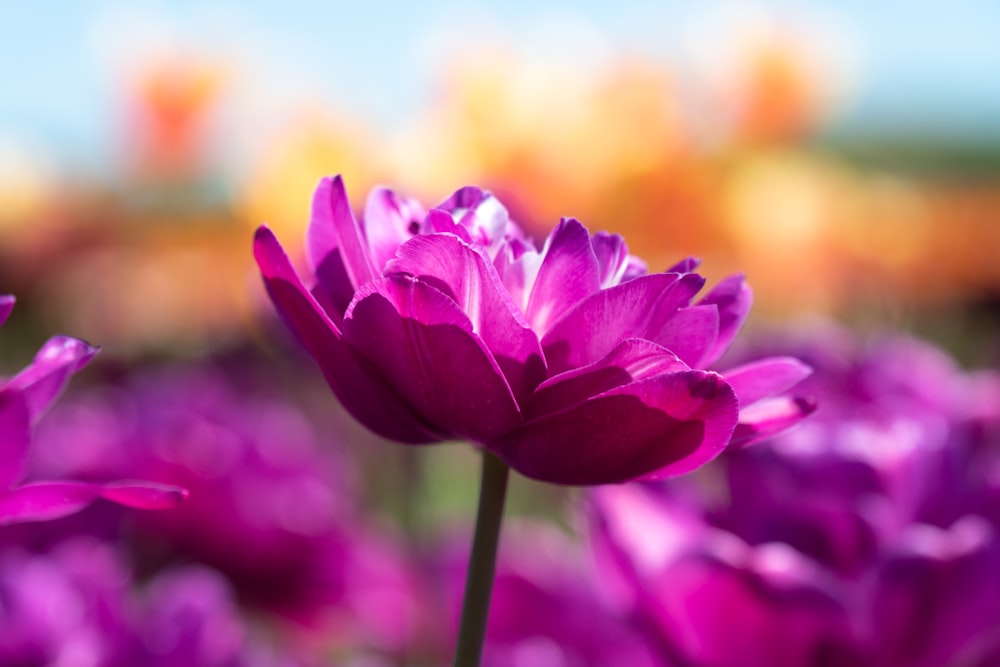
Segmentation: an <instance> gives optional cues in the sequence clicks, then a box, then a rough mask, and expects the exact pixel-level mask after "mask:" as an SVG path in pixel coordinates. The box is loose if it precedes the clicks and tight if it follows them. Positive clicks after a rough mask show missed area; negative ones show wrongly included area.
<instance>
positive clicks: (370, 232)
mask: <svg viewBox="0 0 1000 667" xmlns="http://www.w3.org/2000/svg"><path fill="white" fill-rule="evenodd" d="M424 215H426V212H425V211H424V208H423V206H421V205H420V202H418V201H417V200H416V199H410V198H404V197H400V196H399V195H397V194H396V193H395V192H393V191H392V190H390V189H388V188H375V189H373V190H372V191H371V192H370V193H369V194H368V200H367V201H366V203H365V215H364V218H363V221H362V225H363V227H364V236H365V239H366V240H367V242H368V248H369V249H370V251H371V258H372V266H373V268H374V270H375V273H381V271H382V268H383V267H384V266H385V265H386V263H388V261H389V260H390V259H392V258H393V257H394V256H395V255H396V249H397V248H399V246H401V245H402V244H403V243H405V242H406V241H407V240H408V239H409V238H410V237H411V236H413V234H414V232H415V231H416V230H415V229H412V227H413V225H419V223H420V222H421V221H422V220H423V219H424ZM349 302H350V301H348V303H349ZM345 307H346V306H345Z"/></svg>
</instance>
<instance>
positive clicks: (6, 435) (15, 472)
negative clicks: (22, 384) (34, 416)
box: [0, 388, 31, 494]
mask: <svg viewBox="0 0 1000 667" xmlns="http://www.w3.org/2000/svg"><path fill="white" fill-rule="evenodd" d="M30 449H31V412H30V411H29V410H28V404H27V402H26V401H25V399H24V396H23V395H22V394H21V393H20V392H17V391H13V390H11V389H8V388H3V389H0V494H2V493H3V491H4V490H5V489H8V488H10V487H11V486H13V485H14V484H16V483H17V482H19V481H21V478H22V477H23V476H24V473H25V470H26V466H27V463H28V452H29V451H30Z"/></svg>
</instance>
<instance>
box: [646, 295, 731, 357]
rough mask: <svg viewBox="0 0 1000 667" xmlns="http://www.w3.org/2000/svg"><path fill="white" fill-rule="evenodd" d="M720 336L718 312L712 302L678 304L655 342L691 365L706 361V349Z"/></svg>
mask: <svg viewBox="0 0 1000 667" xmlns="http://www.w3.org/2000/svg"><path fill="white" fill-rule="evenodd" d="M718 337H719V312H718V310H716V308H715V306H692V307H690V308H681V309H680V310H678V311H677V313H676V314H675V315H674V316H673V317H672V318H671V319H670V326H669V327H664V328H663V330H662V332H661V333H660V334H659V335H658V336H657V337H656V342H657V343H659V344H660V345H662V346H663V347H665V348H667V349H668V350H670V351H671V352H673V353H674V354H676V355H677V356H678V357H680V358H681V359H682V360H683V361H684V363H686V364H687V365H688V366H691V367H692V368H700V367H702V366H704V365H705V363H704V360H705V357H706V356H707V355H708V353H709V350H710V349H712V346H713V345H714V344H715V341H716V340H717V339H718Z"/></svg>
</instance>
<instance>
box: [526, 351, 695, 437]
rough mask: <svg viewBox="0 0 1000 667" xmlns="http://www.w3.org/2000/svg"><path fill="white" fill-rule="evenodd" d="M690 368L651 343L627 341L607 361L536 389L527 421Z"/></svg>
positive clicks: (564, 375)
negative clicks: (631, 384) (640, 382)
mask: <svg viewBox="0 0 1000 667" xmlns="http://www.w3.org/2000/svg"><path fill="white" fill-rule="evenodd" d="M686 370H688V366H687V365H686V364H685V363H684V362H683V361H681V360H680V359H678V358H677V355H676V354H674V353H673V352H671V351H670V350H668V349H666V348H664V347H661V346H660V345H657V344H656V343H651V342H649V341H648V340H642V339H639V338H629V339H627V340H623V341H622V342H621V343H620V344H619V345H618V346H617V347H615V349H613V350H612V351H611V352H609V353H608V354H607V356H605V357H604V358H603V359H601V360H599V361H596V362H594V363H593V364H590V365H588V366H583V367H582V368H574V369H573V370H570V371H566V372H565V373H560V374H559V375H556V376H554V377H551V378H549V379H548V380H546V381H545V382H543V383H542V384H541V385H539V386H538V388H537V389H536V390H535V393H534V394H532V396H531V399H530V400H529V401H528V403H527V405H526V407H525V408H524V417H525V419H528V420H530V419H535V418H537V417H540V416H542V415H544V414H548V413H552V412H558V411H559V410H564V409H566V408H570V407H573V406H574V405H576V404H578V403H581V402H582V401H585V400H587V399H588V398H591V397H593V396H597V395H598V394H603V393H604V392H606V391H610V390H611V389H614V388H615V387H620V386H622V385H626V384H629V383H632V382H638V381H640V380H645V379H648V378H651V377H654V376H656V375H663V374H664V373H675V372H677V371H686Z"/></svg>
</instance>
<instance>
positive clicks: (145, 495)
mask: <svg viewBox="0 0 1000 667" xmlns="http://www.w3.org/2000/svg"><path fill="white" fill-rule="evenodd" d="M186 497H187V491H185V490H184V489H181V488H179V487H176V486H170V485H166V484H157V483H155V482H140V481H121V482H112V483H110V484H92V483H89V482H35V483H33V484H25V485H24V486H19V487H17V488H14V489H11V490H10V491H9V492H8V493H6V494H3V495H2V496H0V526H2V525H7V524H13V523H22V522H25V521H48V520H51V519H59V518H62V517H64V516H68V515H70V514H74V513H76V512H79V511H80V510H82V509H83V508H84V507H86V506H87V505H89V504H90V503H92V502H94V501H95V500H97V499H98V498H107V499H108V500H110V501H112V502H116V503H118V504H121V505H126V506H128V507H135V508H139V509H168V508H171V507H176V506H177V504H178V503H180V502H181V501H183V500H184V499H185V498H186Z"/></svg>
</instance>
